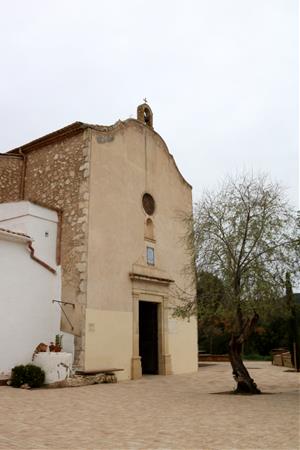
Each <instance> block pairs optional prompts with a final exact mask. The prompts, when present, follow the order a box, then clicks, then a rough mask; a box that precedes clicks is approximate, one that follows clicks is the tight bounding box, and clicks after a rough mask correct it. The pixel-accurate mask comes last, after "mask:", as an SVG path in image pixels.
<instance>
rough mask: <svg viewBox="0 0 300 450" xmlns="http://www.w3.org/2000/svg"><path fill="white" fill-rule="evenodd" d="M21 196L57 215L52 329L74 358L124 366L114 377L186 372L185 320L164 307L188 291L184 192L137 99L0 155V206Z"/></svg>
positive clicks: (192, 359)
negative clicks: (108, 118) (129, 108)
mask: <svg viewBox="0 0 300 450" xmlns="http://www.w3.org/2000/svg"><path fill="white" fill-rule="evenodd" d="M22 200H26V201H29V202H32V203H34V204H37V205H40V206H43V207H45V208H48V209H52V210H54V211H56V212H57V215H58V232H57V245H56V262H57V264H58V265H61V273H62V291H61V292H62V293H61V299H60V300H61V301H62V302H64V303H63V309H64V312H65V314H63V315H62V323H61V328H62V330H63V331H66V332H67V333H71V334H73V335H74V336H75V364H76V365H77V366H79V367H80V368H83V369H85V370H96V369H100V368H102V369H103V368H120V369H124V371H123V372H120V374H121V375H118V378H120V379H122V378H123V379H129V378H133V379H136V378H139V377H140V376H141V375H142V374H144V373H145V374H146V373H152V374H165V375H167V374H171V373H186V372H193V371H196V370H197V325H196V320H195V319H194V318H191V319H190V320H189V321H187V320H181V319H176V318H174V317H173V315H172V312H173V309H174V306H175V305H176V304H178V302H180V298H178V292H185V293H188V295H192V296H193V295H195V286H194V285H193V281H192V279H190V278H189V276H188V275H187V274H185V273H184V267H185V266H186V265H187V264H188V263H189V258H190V256H189V255H188V254H187V252H186V250H185V247H184V245H183V242H182V237H183V236H184V234H185V225H184V223H183V221H182V219H180V216H181V215H182V213H184V214H186V213H191V212H192V191H191V186H190V185H189V184H188V183H187V182H186V181H185V179H184V178H183V176H182V175H181V173H180V172H179V170H178V168H177V166H176V163H175V161H174V159H173V157H172V155H171V154H170V153H169V151H168V148H167V146H166V144H165V142H164V140H163V139H162V138H161V137H160V135H159V134H158V133H156V132H155V131H154V128H153V116H152V111H151V109H150V107H149V105H147V104H143V105H140V106H139V107H138V112H137V119H127V120H125V121H118V122H117V123H116V124H114V125H112V126H99V125H90V124H85V123H81V122H75V123H73V124H71V125H69V126H67V127H65V128H62V129H60V130H58V131H55V132H53V133H51V134H48V135H46V136H44V137H41V138H39V139H37V140H35V141H32V142H30V143H28V144H25V145H24V146H22V147H20V148H17V149H14V150H11V151H9V152H8V153H4V154H1V155H0V202H19V201H22ZM0 226H1V223H0ZM179 297H180V295H179Z"/></svg>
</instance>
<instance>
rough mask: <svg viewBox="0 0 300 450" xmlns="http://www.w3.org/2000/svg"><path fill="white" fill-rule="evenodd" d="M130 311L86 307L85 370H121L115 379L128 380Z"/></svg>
mask: <svg viewBox="0 0 300 450" xmlns="http://www.w3.org/2000/svg"><path fill="white" fill-rule="evenodd" d="M131 356H132V313H130V312H124V311H122V312H120V311H103V310H102V311H100V310H98V309H92V308H87V309H86V351H85V370H97V369H98V370H99V369H113V368H115V369H124V371H120V372H116V375H117V377H118V379H119V380H126V379H130V369H131Z"/></svg>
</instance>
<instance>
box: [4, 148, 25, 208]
mask: <svg viewBox="0 0 300 450" xmlns="http://www.w3.org/2000/svg"><path fill="white" fill-rule="evenodd" d="M22 169H23V159H22V158H21V157H18V156H8V155H7V156H6V155H0V203H2V202H14V201H17V200H19V198H20V183H21V176H22Z"/></svg>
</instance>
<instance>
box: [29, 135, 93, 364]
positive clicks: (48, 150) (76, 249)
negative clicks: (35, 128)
mask: <svg viewBox="0 0 300 450" xmlns="http://www.w3.org/2000/svg"><path fill="white" fill-rule="evenodd" d="M89 152H90V150H89V132H88V131H85V132H82V133H81V134H77V135H75V136H73V137H69V138H67V139H64V140H61V141H57V142H56V143H53V144H51V145H47V146H43V147H41V148H39V149H34V150H32V151H31V152H29V153H28V154H27V165H26V178H25V199H27V200H30V201H32V202H36V203H38V204H41V205H43V206H45V207H47V208H53V209H57V210H60V211H61V212H62V221H61V246H60V247H61V266H62V296H61V299H62V300H63V301H67V302H72V303H75V308H74V309H73V308H72V307H71V306H68V305H66V306H65V307H64V309H65V311H66V313H67V316H68V318H69V320H70V322H71V324H72V326H73V329H72V327H71V325H70V324H69V322H68V321H67V320H66V319H65V318H64V317H62V329H63V330H64V331H66V332H69V333H72V334H75V363H76V364H77V365H79V366H83V361H84V355H83V352H84V329H85V326H84V321H85V305H86V279H87V278H86V277H87V274H86V261H87V221H88V207H89V165H90V162H89V161H90V159H89Z"/></svg>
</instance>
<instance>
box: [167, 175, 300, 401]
mask: <svg viewBox="0 0 300 450" xmlns="http://www.w3.org/2000/svg"><path fill="white" fill-rule="evenodd" d="M187 223H188V224H189V232H188V234H187V243H188V249H189V251H190V253H191V256H192V258H191V259H192V260H193V263H192V265H191V267H189V268H188V270H189V272H190V274H191V273H192V274H193V273H195V274H196V275H197V274H199V273H203V272H209V273H210V274H213V275H214V276H215V277H217V278H218V279H220V280H221V281H222V286H223V288H222V296H219V297H220V298H219V302H218V307H217V309H216V307H215V302H214V308H213V314H219V315H220V316H226V321H227V324H228V323H229V324H230V325H229V327H227V329H228V328H229V329H230V336H231V337H230V341H229V343H228V348H229V358H230V362H231V366H232V371H233V377H234V380H235V382H236V384H237V386H236V393H251V394H259V393H260V390H259V388H258V387H257V385H256V384H255V382H254V380H253V379H252V378H251V377H250V375H249V373H248V370H247V369H246V367H245V365H244V364H243V360H242V347H243V344H244V343H245V341H246V340H247V339H248V338H249V336H250V335H251V334H252V333H253V332H254V330H255V327H256V325H257V322H258V319H259V317H260V316H261V317H264V316H268V315H270V313H272V312H273V311H274V310H276V309H278V308H279V307H280V306H281V304H282V298H283V297H284V294H285V284H286V283H285V282H286V280H285V274H286V272H288V273H289V274H290V276H291V279H293V280H296V279H297V277H298V270H299V255H300V252H299V242H300V240H299V234H298V229H297V220H296V214H295V212H294V211H293V209H292V208H291V207H290V206H289V205H288V202H287V201H286V199H285V196H284V191H283V189H282V188H281V187H280V185H278V184H277V183H273V182H271V181H270V180H269V179H268V177H267V176H253V175H247V174H246V175H241V176H237V177H236V178H227V179H226V180H225V181H224V182H223V183H222V185H221V186H220V188H219V189H218V190H216V191H211V192H205V193H204V194H203V196H202V198H201V199H200V201H199V202H198V203H197V204H196V205H195V210H194V214H193V217H189V218H188V219H187ZM194 269H196V270H194ZM204 298H205V297H204ZM182 300H183V303H182V305H181V306H179V307H178V308H177V309H176V310H175V314H176V315H180V316H188V315H190V314H193V313H194V314H199V315H200V317H201V314H210V312H211V310H212V308H211V306H209V305H211V302H208V303H206V302H205V300H204V301H201V302H198V303H197V302H195V301H194V299H191V298H187V297H186V298H184V297H183V298H182ZM206 306H207V308H206Z"/></svg>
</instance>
